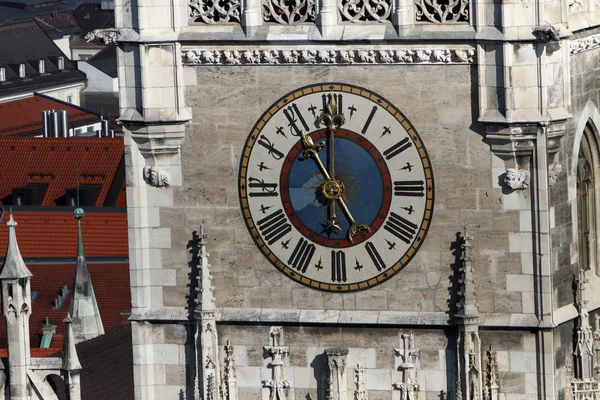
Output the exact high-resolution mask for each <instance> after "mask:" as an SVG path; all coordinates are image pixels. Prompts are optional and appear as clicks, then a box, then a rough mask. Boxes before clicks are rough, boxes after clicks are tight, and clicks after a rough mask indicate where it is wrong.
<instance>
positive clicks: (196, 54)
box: [183, 48, 475, 65]
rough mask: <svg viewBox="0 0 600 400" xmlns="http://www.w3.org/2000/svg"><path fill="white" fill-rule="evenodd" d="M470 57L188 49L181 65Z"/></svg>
mask: <svg viewBox="0 0 600 400" xmlns="http://www.w3.org/2000/svg"><path fill="white" fill-rule="evenodd" d="M474 58H475V51H474V50H473V49H466V48H464V49H463V48H461V49H451V48H423V49H412V48H388V49H378V50H372V49H369V48H356V49H350V50H331V49H330V48H314V49H265V50H245V51H243V50H235V49H230V50H223V49H190V50H188V51H186V52H185V53H184V55H183V62H184V63H185V64H191V65H247V64H255V65H264V64H268V65H274V64H328V65H330V64H471V63H473V62H474Z"/></svg>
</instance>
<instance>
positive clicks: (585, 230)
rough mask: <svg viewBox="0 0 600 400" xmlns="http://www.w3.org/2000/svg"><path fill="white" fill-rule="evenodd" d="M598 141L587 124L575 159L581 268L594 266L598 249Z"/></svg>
mask: <svg viewBox="0 0 600 400" xmlns="http://www.w3.org/2000/svg"><path fill="white" fill-rule="evenodd" d="M598 155H599V153H598V143H597V141H596V136H595V132H594V129H593V127H592V126H590V125H588V126H587V127H586V128H585V130H584V133H583V137H582V138H581V144H580V146H579V155H578V160H577V223H578V227H579V229H578V234H579V238H578V239H579V266H580V267H581V268H582V269H590V268H594V269H596V266H597V263H596V260H597V259H598V256H597V254H598V249H597V246H596V237H597V228H598V222H597V213H596V210H597V209H598V207H597V204H596V201H597V200H599V199H598V196H596V190H597V188H600V185H599V182H598V181H599V179H598V172H597V170H598V168H599V167H600V163H599V161H600V160H599V159H598Z"/></svg>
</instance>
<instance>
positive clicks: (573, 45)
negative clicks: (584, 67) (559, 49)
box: [569, 34, 600, 54]
mask: <svg viewBox="0 0 600 400" xmlns="http://www.w3.org/2000/svg"><path fill="white" fill-rule="evenodd" d="M598 47H600V34H596V35H591V36H586V37H582V38H579V39H574V40H571V42H570V47H569V50H570V52H571V54H576V53H581V52H583V51H588V50H593V49H596V48H598Z"/></svg>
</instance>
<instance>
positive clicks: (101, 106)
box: [78, 44, 119, 119]
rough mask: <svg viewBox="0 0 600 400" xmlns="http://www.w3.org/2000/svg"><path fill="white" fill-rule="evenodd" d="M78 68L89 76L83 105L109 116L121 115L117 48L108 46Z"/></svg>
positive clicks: (82, 96)
mask: <svg viewBox="0 0 600 400" xmlns="http://www.w3.org/2000/svg"><path fill="white" fill-rule="evenodd" d="M78 68H79V70H80V71H82V72H84V73H85V75H86V76H87V86H86V88H85V90H83V92H82V93H81V105H82V106H83V107H85V108H87V109H88V110H92V111H94V112H97V113H99V114H101V115H103V116H105V117H107V118H109V119H110V118H111V117H115V118H116V117H117V116H118V115H119V80H118V77H117V49H116V46H115V45H114V44H111V45H109V46H106V47H105V48H104V49H102V50H101V51H99V52H98V53H96V54H95V55H94V56H92V57H91V58H90V59H88V60H86V61H79V63H78Z"/></svg>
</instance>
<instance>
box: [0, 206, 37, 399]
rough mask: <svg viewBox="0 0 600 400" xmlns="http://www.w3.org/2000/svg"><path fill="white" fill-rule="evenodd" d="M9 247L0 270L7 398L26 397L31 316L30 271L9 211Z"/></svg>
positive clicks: (29, 361) (29, 360) (29, 358)
mask: <svg viewBox="0 0 600 400" xmlns="http://www.w3.org/2000/svg"><path fill="white" fill-rule="evenodd" d="M7 225H8V228H9V231H8V249H7V250H6V258H5V259H4V267H3V268H2V272H1V273H0V281H1V283H2V311H3V313H4V317H5V318H6V333H7V337H8V370H9V372H8V376H9V386H10V398H11V399H12V400H26V399H28V398H29V397H28V388H29V380H28V378H27V372H28V370H29V367H30V365H31V351H30V347H29V317H30V316H31V287H30V278H31V276H32V274H31V272H30V271H29V270H28V269H27V267H26V266H25V262H24V261H23V258H22V257H21V252H20V251H19V246H18V245H17V236H16V234H15V226H17V223H16V222H15V221H14V219H13V216H12V210H11V212H10V220H9V221H8V223H7Z"/></svg>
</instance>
